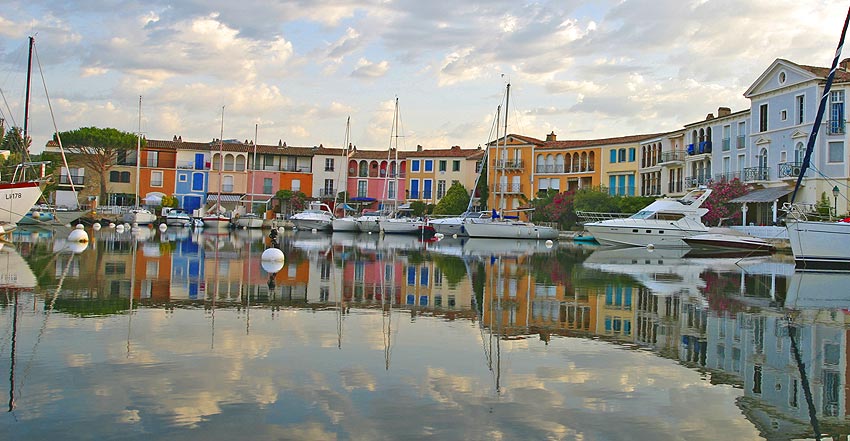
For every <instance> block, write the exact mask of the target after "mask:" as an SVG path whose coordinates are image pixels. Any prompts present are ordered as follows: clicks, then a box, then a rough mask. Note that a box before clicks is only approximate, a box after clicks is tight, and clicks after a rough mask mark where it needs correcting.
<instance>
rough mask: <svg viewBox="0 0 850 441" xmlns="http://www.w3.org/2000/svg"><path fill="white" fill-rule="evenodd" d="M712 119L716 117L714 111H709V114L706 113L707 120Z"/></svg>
mask: <svg viewBox="0 0 850 441" xmlns="http://www.w3.org/2000/svg"><path fill="white" fill-rule="evenodd" d="M711 119H714V114H713V113H709V114H708V115H705V120H706V121H708V120H711Z"/></svg>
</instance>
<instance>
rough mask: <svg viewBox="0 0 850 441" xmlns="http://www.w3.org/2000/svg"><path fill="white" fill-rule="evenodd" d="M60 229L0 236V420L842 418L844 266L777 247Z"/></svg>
mask: <svg viewBox="0 0 850 441" xmlns="http://www.w3.org/2000/svg"><path fill="white" fill-rule="evenodd" d="M67 234H68V232H67V231H50V230H23V229H20V230H18V231H16V232H14V234H12V236H11V237H10V238H8V239H9V241H10V243H6V244H5V245H4V246H3V248H2V250H0V338H2V341H0V369H3V370H4V372H8V376H7V377H6V380H5V381H0V396H2V397H3V398H4V400H3V404H4V405H3V408H4V410H5V412H3V414H2V416H0V438H2V439H9V440H18V439H20V440H23V439H159V438H169V439H245V438H249V439H294V440H326V439H330V440H380V439H387V440H394V439H425V438H430V439H441V440H454V439H471V440H500V439H501V440H514V439H529V440H547V439H584V440H619V439H623V440H631V439H654V440H658V439H687V440H699V439H706V440H709V439H710V440H716V439H724V440H735V439H741V440H752V439H799V438H815V437H816V436H817V434H822V435H824V436H825V435H827V434H829V435H838V434H845V435H846V434H847V433H848V432H850V425H848V423H847V412H848V402H850V397H848V395H847V382H848V380H849V379H850V376H848V372H850V371H848V369H850V366H848V353H850V348H848V336H850V333H848V329H850V327H848V324H847V323H848V322H850V319H848V314H850V312H848V311H850V296H848V295H847V292H848V289H847V286H850V283H848V282H850V276H847V275H844V274H822V273H795V271H794V265H793V260H792V259H791V258H790V257H789V256H784V255H775V256H770V257H746V258H740V257H736V258H730V257H713V256H695V255H693V254H686V250H659V249H656V250H653V251H650V250H646V249H604V248H598V247H593V246H580V245H574V244H571V243H560V244H559V243H555V244H553V245H551V246H550V245H547V244H546V243H543V242H534V241H511V240H475V239H472V240H470V239H466V240H460V239H445V240H442V241H439V242H434V243H422V242H420V241H418V240H417V239H416V238H412V237H391V236H388V237H384V238H381V237H379V236H378V235H350V234H348V235H340V234H334V235H329V234H316V233H291V232H287V233H285V234H283V235H282V236H281V237H280V248H281V249H282V250H283V251H284V253H285V255H286V262H285V263H284V264H283V265H282V266H280V265H277V266H276V265H274V264H270V263H268V262H262V261H261V259H260V256H261V254H262V252H263V250H264V249H266V248H267V247H268V246H269V239H268V238H267V237H266V236H265V234H264V233H263V232H260V231H235V232H230V233H224V234H213V233H211V232H196V231H191V230H181V229H169V230H167V231H166V232H159V231H156V230H147V229H143V230H141V231H138V232H130V231H127V232H121V233H119V232H117V231H116V230H113V229H103V230H101V231H98V232H94V231H91V230H90V231H89V234H90V237H91V238H92V241H91V242H90V243H89V245H88V246H87V247H86V248H85V249H82V250H80V249H73V248H74V247H73V246H71V245H69V244H68V243H67V242H66V241H65V238H66V237H67ZM4 377H5V376H4ZM810 409H811V410H813V411H814V413H813V414H812V413H811V412H810Z"/></svg>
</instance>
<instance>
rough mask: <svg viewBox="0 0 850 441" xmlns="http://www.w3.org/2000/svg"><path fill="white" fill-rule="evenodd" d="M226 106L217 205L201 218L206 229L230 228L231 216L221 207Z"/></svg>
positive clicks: (220, 140) (221, 141)
mask: <svg viewBox="0 0 850 441" xmlns="http://www.w3.org/2000/svg"><path fill="white" fill-rule="evenodd" d="M223 139H224V106H221V134H220V135H219V138H218V193H217V195H216V199H215V205H214V208H213V210H212V212H211V213H207V215H206V216H204V217H203V218H201V220H203V222H204V227H209V228H215V229H224V228H229V227H230V216H228V215H227V213H226V212H224V207H222V206H221V180H222V176H221V170H222V168H223V167H224V140H223Z"/></svg>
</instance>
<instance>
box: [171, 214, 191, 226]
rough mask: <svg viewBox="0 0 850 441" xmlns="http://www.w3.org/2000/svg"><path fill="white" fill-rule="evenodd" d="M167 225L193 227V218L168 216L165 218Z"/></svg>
mask: <svg viewBox="0 0 850 441" xmlns="http://www.w3.org/2000/svg"><path fill="white" fill-rule="evenodd" d="M165 225H168V226H169V227H190V226H192V218H191V217H189V216H168V217H166V218H165Z"/></svg>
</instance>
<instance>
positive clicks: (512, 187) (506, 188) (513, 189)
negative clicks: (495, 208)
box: [490, 184, 522, 194]
mask: <svg viewBox="0 0 850 441" xmlns="http://www.w3.org/2000/svg"><path fill="white" fill-rule="evenodd" d="M490 191H491V192H493V193H502V194H516V193H522V184H495V185H493V187H492V189H491V190H490Z"/></svg>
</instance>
